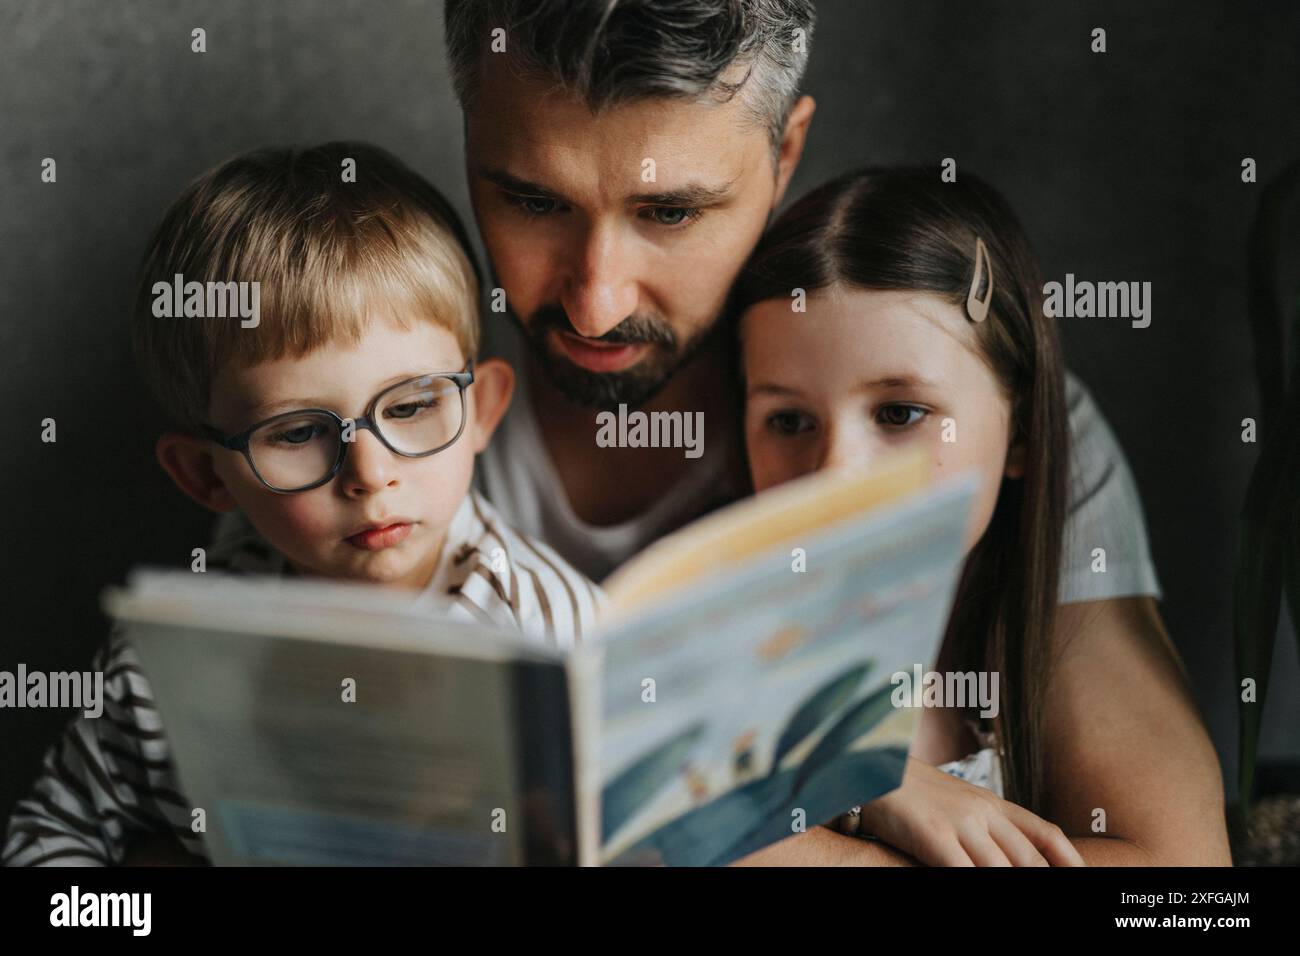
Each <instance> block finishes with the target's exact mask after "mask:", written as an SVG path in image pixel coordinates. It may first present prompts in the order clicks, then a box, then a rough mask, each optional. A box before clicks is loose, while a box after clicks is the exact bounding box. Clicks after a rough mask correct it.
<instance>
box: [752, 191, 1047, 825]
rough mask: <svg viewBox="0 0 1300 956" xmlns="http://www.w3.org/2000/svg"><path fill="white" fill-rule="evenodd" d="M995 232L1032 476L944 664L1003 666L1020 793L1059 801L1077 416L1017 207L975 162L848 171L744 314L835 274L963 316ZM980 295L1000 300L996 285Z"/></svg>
mask: <svg viewBox="0 0 1300 956" xmlns="http://www.w3.org/2000/svg"><path fill="white" fill-rule="evenodd" d="M977 237H978V238H980V239H983V241H984V245H985V248H986V250H987V252H988V256H989V261H990V263H991V267H992V274H993V301H992V304H991V307H990V309H989V313H988V318H987V319H986V320H985V321H984V322H981V323H980V324H979V325H978V326H977V328H976V333H977V338H978V341H979V345H980V348H981V351H982V353H983V355H984V358H985V360H986V361H987V362H988V363H989V365H990V367H991V368H992V369H993V371H994V373H995V374H996V375H997V377H998V379H999V381H1000V382H1001V384H1002V388H1003V390H1004V392H1005V394H1006V395H1007V396H1008V398H1009V399H1010V401H1011V406H1012V442H1013V443H1014V442H1017V441H1020V442H1023V443H1024V446H1025V462H1024V464H1025V471H1024V475H1023V477H1022V478H1019V479H1005V478H1004V479H1003V482H1002V488H1001V490H1000V493H999V495H998V501H997V506H996V508H995V510H994V514H993V517H992V519H991V520H990V523H989V526H988V529H987V530H986V531H985V533H984V535H983V536H982V537H981V538H980V540H979V542H978V543H977V544H976V545H975V547H974V548H973V549H972V550H971V553H970V555H969V557H968V558H967V560H966V564H965V567H964V569H963V571H962V576H961V581H960V583H959V585H958V589H957V594H956V599H955V603H954V606H953V613H952V617H951V618H950V619H949V623H948V633H947V637H946V639H945V646H946V647H947V648H948V649H949V650H950V651H951V656H950V657H949V659H948V660H946V661H941V662H940V669H953V670H961V671H989V672H993V673H997V674H1000V675H1001V677H1000V679H999V680H1000V686H999V690H1000V695H999V713H998V716H997V718H995V720H994V730H995V733H996V735H997V740H998V744H999V747H1000V749H1001V750H1002V755H1003V756H1002V767H1003V787H1004V794H1005V795H1006V798H1007V799H1008V800H1012V801H1014V802H1015V803H1018V804H1020V805H1022V806H1024V807H1026V808H1028V809H1030V810H1032V811H1034V812H1040V811H1041V809H1042V801H1043V753H1042V704H1043V700H1042V697H1043V691H1044V689H1045V687H1046V686H1047V680H1048V676H1049V673H1050V670H1051V647H1052V641H1051V635H1052V629H1053V622H1054V617H1055V613H1056V596H1057V578H1058V573H1059V568H1060V563H1061V543H1062V537H1063V528H1064V523H1065V515H1066V508H1067V498H1066V495H1067V476H1068V474H1069V471H1068V467H1069V466H1068V457H1067V456H1068V454H1069V441H1068V430H1067V429H1068V423H1067V414H1066V409H1065V395H1064V370H1063V366H1062V362H1061V351H1060V343H1059V341H1058V339H1057V332H1056V326H1055V324H1054V323H1053V322H1052V321H1051V320H1049V319H1047V318H1046V317H1045V316H1044V315H1043V308H1042V303H1043V299H1042V292H1041V290H1042V279H1041V276H1040V273H1039V268H1038V263H1037V260H1036V259H1035V257H1034V254H1033V250H1032V249H1031V247H1030V245H1029V241H1028V239H1027V238H1026V236H1025V233H1024V230H1023V229H1022V228H1021V226H1020V223H1019V221H1018V220H1017V219H1016V216H1015V214H1014V213H1013V212H1012V211H1011V208H1010V206H1008V205H1007V203H1006V201H1005V200H1003V199H1002V197H1001V196H1000V195H998V193H997V192H996V191H995V190H994V189H993V188H992V187H991V186H989V185H988V184H986V183H984V182H983V181H981V180H980V179H978V178H977V177H975V176H972V175H971V174H969V173H967V172H965V171H963V172H962V173H961V176H960V179H959V181H957V182H952V183H945V182H942V181H941V180H940V177H939V172H938V170H936V169H923V168H893V169H883V168H871V169H863V170H857V171H854V172H850V173H847V174H845V175H842V176H840V177H838V178H837V179H834V180H832V181H831V182H829V183H826V184H825V185H823V186H821V187H819V188H817V189H815V190H813V191H812V192H811V193H809V194H807V195H806V196H804V197H803V198H802V199H800V200H799V201H798V202H796V203H795V204H794V205H793V206H791V207H790V208H789V209H788V210H787V211H786V212H785V213H784V214H783V215H782V216H781V217H780V219H779V220H778V221H777V222H776V223H775V224H774V225H773V227H772V228H771V229H770V230H769V231H768V233H767V234H766V235H765V236H764V238H763V240H762V241H761V242H760V243H759V246H758V248H757V249H756V250H755V252H754V255H753V256H752V257H751V259H750V261H749V263H748V264H747V265H746V267H745V269H744V271H743V272H742V274H741V276H740V278H739V280H738V282H737V285H736V289H735V292H734V294H733V300H732V306H733V309H732V314H733V315H735V316H739V315H740V314H741V312H743V311H744V309H746V308H747V307H749V306H751V305H753V304H755V303H757V302H761V301H764V300H766V299H774V298H780V299H788V298H789V297H790V296H791V294H792V291H793V290H794V289H796V288H800V289H803V290H805V292H806V293H807V294H808V295H812V294H813V293H814V292H815V291H816V290H818V289H824V288H827V287H828V286H831V285H833V284H835V283H845V284H847V285H849V286H855V287H858V288H863V289H896V290H911V291H916V292H929V293H933V294H935V295H938V296H941V297H942V298H944V299H945V300H947V301H948V302H951V303H953V304H954V305H957V306H958V307H959V308H961V309H962V310H963V311H964V310H965V307H966V296H967V293H968V291H969V290H970V286H971V280H972V276H973V275H974V271H975V244H976V238H977ZM979 294H980V298H981V299H982V298H984V297H985V295H986V284H985V283H984V282H983V281H981V283H980V288H979Z"/></svg>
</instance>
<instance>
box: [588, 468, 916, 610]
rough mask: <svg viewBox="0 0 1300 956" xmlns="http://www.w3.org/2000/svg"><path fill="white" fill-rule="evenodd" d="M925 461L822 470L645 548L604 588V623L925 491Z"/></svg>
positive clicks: (736, 505) (710, 517)
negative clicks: (606, 601) (866, 468)
mask: <svg viewBox="0 0 1300 956" xmlns="http://www.w3.org/2000/svg"><path fill="white" fill-rule="evenodd" d="M930 468H931V459H930V456H929V455H928V454H926V453H925V452H923V451H920V450H915V451H910V452H904V453H901V454H898V455H896V456H893V457H891V458H889V459H887V460H886V461H885V462H883V463H882V464H881V465H880V466H879V467H877V468H876V469H874V470H872V471H871V472H867V473H862V472H843V471H838V470H837V471H828V472H821V473H818V474H814V475H809V476H808V477H805V478H799V479H797V480H795V481H791V482H789V483H787V484H784V485H782V486H780V487H779V488H773V489H771V490H770V491H765V492H763V493H762V494H760V495H755V496H753V497H751V498H746V499H744V500H743V501H739V502H737V503H736V504H733V505H728V506H727V507H726V508H723V509H721V510H720V511H716V512H714V513H713V514H711V515H708V516H706V517H704V518H701V519H700V520H699V521H696V522H693V523H692V524H689V525H687V526H686V527H685V528H683V529H681V530H680V531H677V532H674V533H673V534H671V535H669V536H668V537H666V538H661V539H660V540H659V541H656V542H655V543H654V544H652V545H650V547H648V548H646V549H645V550H644V551H642V552H641V553H640V554H638V555H637V556H636V557H635V558H633V559H632V560H631V561H629V562H628V563H627V564H625V565H623V567H621V568H619V569H618V570H617V571H615V572H614V574H613V575H611V576H610V578H609V580H608V582H607V583H606V584H605V585H603V587H604V589H605V593H606V594H607V595H608V596H609V599H610V615H609V616H610V618H611V619H617V618H619V617H623V616H625V615H626V614H628V613H629V612H631V611H634V610H636V609H638V608H640V607H642V606H644V605H645V604H647V603H648V602H649V601H650V600H652V599H655V598H661V597H663V596H664V595H665V594H668V593H670V592H672V591H675V590H677V589H679V588H682V587H684V586H686V585H688V584H695V583H697V582H698V581H699V580H700V579H701V578H703V577H705V576H707V575H709V574H713V573H716V572H718V571H721V570H725V569H728V568H731V567H734V566H735V565H737V564H741V563H743V562H745V561H746V560H748V559H750V558H754V557H757V556H758V555H760V554H762V553H764V552H765V551H768V550H770V549H771V548H774V547H775V546H776V545H778V544H781V543H782V542H785V541H790V540H792V539H795V538H799V537H802V538H805V539H806V538H809V537H811V536H812V535H813V534H816V533H818V532H821V531H824V530H826V529H828V528H830V527H832V526H834V525H837V524H840V523H843V522H844V521H846V520H848V519H850V518H856V517H858V516H859V515H861V514H863V513H865V512H867V511H870V510H872V509H874V508H878V507H880V506H881V505H884V504H886V503H888V502H891V501H895V500H897V499H899V498H903V497H905V496H906V495H908V494H909V493H911V492H914V491H917V490H919V489H921V488H922V487H924V486H925V485H926V484H927V483H928V481H929V477H930Z"/></svg>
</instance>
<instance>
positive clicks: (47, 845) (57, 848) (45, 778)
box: [3, 491, 603, 866]
mask: <svg viewBox="0 0 1300 956" xmlns="http://www.w3.org/2000/svg"><path fill="white" fill-rule="evenodd" d="M224 529H225V530H224V532H223V533H222V535H221V536H220V537H219V538H218V540H217V542H216V543H215V544H214V546H213V548H212V554H211V559H210V561H209V565H210V566H211V567H213V568H214V569H221V570H224V571H228V572H232V573H241V574H273V575H278V574H292V573H293V572H292V570H291V569H290V568H289V567H288V566H287V564H286V561H285V558H284V556H283V555H282V554H280V553H279V552H277V551H276V550H275V549H274V548H272V547H271V546H270V545H269V544H267V543H266V541H265V540H264V539H263V538H262V537H261V536H260V535H259V534H258V533H257V531H256V530H255V529H253V527H252V526H251V525H250V524H249V523H248V522H247V519H245V518H243V517H242V516H240V520H239V521H236V522H228V523H226V524H225V525H224ZM422 602H423V603H427V604H429V605H430V606H438V607H443V608H446V609H447V612H448V613H449V614H450V615H451V616H452V617H454V618H457V619H460V620H467V621H478V622H482V623H485V624H493V625H498V626H505V627H509V628H513V629H517V630H518V631H520V632H521V633H523V634H524V635H525V637H526V638H528V639H529V640H530V641H535V642H539V643H544V644H547V645H550V646H554V647H560V648H569V647H573V646H574V645H576V644H578V643H579V642H581V640H582V639H583V636H584V635H590V634H591V632H592V628H593V626H594V624H595V620H596V615H597V613H598V611H599V609H600V608H601V606H602V605H603V597H602V596H601V594H600V592H599V590H598V589H597V588H596V587H595V586H594V585H593V584H591V582H589V581H588V580H587V579H586V578H585V577H583V576H582V575H581V574H579V573H578V572H577V571H575V570H574V569H573V568H571V567H570V566H569V565H568V564H567V563H566V562H565V561H564V560H563V559H562V558H560V557H559V555H557V554H556V553H555V552H554V551H552V550H551V549H550V548H548V547H546V546H545V545H543V544H540V543H538V542H536V541H533V540H532V539H530V538H528V537H526V536H524V535H522V534H518V533H516V532H515V531H513V530H512V529H510V528H509V527H508V526H507V525H506V524H505V522H504V521H502V519H501V516H500V515H499V514H497V512H496V510H495V509H494V508H493V507H492V506H491V505H490V504H489V503H488V502H487V501H486V500H485V499H484V498H482V497H481V496H480V495H479V494H478V493H477V492H474V491H471V492H470V493H469V494H467V495H466V496H465V500H464V502H463V503H462V504H461V506H460V508H459V509H458V510H457V512H456V516H455V518H453V520H452V523H451V526H450V528H449V529H448V532H447V540H446V543H445V544H444V546H443V551H442V555H441V560H440V561H439V565H438V570H437V571H436V572H435V573H434V576H433V579H432V580H431V581H430V582H429V584H428V586H427V587H426V588H425V590H424V591H423V592H422V593H421V595H420V596H419V597H418V598H417V604H420V603H422ZM448 602H450V603H448ZM92 667H93V668H94V669H95V670H102V671H103V672H104V709H103V713H102V714H101V715H100V716H99V717H98V718H95V719H90V718H86V717H84V716H82V717H78V718H77V719H76V720H74V721H73V722H72V723H71V724H69V725H68V728H67V730H66V731H65V732H64V734H63V736H62V737H61V738H60V739H59V740H58V741H57V742H56V743H55V744H54V745H53V746H52V747H51V748H50V750H49V751H48V752H47V754H46V756H45V761H44V764H43V765H42V769H41V774H40V776H39V777H38V778H37V781H36V783H35V784H34V786H33V788H32V791H31V793H30V795H29V796H28V797H27V798H26V799H24V800H21V801H20V802H19V803H18V804H17V806H16V807H15V808H14V811H13V814H12V815H11V817H10V819H9V832H8V835H7V837H6V840H5V846H4V851H3V862H4V864H5V865H7V866H40V865H54V866H107V865H111V864H118V863H121V862H122V861H123V859H124V857H125V856H126V853H127V850H128V848H129V845H130V842H131V840H132V839H133V838H135V837H137V836H140V835H142V834H145V833H153V834H158V833H162V834H167V833H170V834H172V835H173V836H174V837H176V838H177V839H178V840H179V842H180V844H181V845H182V846H183V847H184V848H185V849H186V850H188V851H189V852H190V853H191V854H193V855H194V856H196V857H199V858H200V859H204V860H206V859H207V853H206V852H205V850H204V846H203V842H202V839H201V838H200V835H199V834H196V833H194V832H193V831H192V829H191V819H192V816H191V814H192V808H191V807H190V805H189V803H188V802H187V801H186V799H185V797H184V795H183V794H181V792H180V787H179V785H178V783H177V779H176V774H175V771H174V769H173V767H172V761H171V753H170V749H169V747H168V744H167V738H166V736H165V734H164V732H163V726H162V721H161V719H160V717H159V714H158V711H157V709H156V708H155V706H154V701H153V693H152V691H151V690H150V688H149V681H148V679H147V678H146V677H145V675H144V673H143V671H142V669H141V667H140V661H139V658H138V657H137V656H136V654H135V651H134V649H133V648H132V647H131V646H130V645H129V644H128V643H126V642H125V641H124V640H123V639H122V636H121V634H120V633H118V632H114V633H113V634H112V635H111V636H110V638H109V641H108V644H107V646H105V647H104V648H103V649H102V650H101V651H100V652H99V653H98V654H97V655H96V657H95V661H94V663H93V664H92Z"/></svg>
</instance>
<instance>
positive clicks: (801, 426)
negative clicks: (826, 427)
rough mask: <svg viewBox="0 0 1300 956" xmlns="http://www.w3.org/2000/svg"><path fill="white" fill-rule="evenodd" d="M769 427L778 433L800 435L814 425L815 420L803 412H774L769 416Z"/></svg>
mask: <svg viewBox="0 0 1300 956" xmlns="http://www.w3.org/2000/svg"><path fill="white" fill-rule="evenodd" d="M766 424H767V428H768V430H769V431H772V432H775V433H776V434H778V435H798V434H800V433H802V432H806V431H810V430H811V429H812V428H813V427H814V422H813V420H812V419H811V418H810V417H809V416H807V415H805V414H804V413H803V412H773V413H772V414H771V415H768V416H767V422H766Z"/></svg>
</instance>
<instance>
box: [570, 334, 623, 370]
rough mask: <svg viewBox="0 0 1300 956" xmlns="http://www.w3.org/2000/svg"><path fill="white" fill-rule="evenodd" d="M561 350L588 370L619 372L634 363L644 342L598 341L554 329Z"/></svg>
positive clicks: (574, 362)
mask: <svg viewBox="0 0 1300 956" xmlns="http://www.w3.org/2000/svg"><path fill="white" fill-rule="evenodd" d="M554 334H555V338H556V340H557V342H558V344H559V346H560V349H561V351H563V352H564V354H565V355H566V356H567V357H568V359H569V361H571V362H573V364H575V365H580V366H582V367H583V368H585V369H587V370H588V371H590V372H621V371H622V370H623V369H625V368H627V367H628V366H629V365H632V364H634V363H635V362H636V361H637V359H639V358H640V357H641V355H642V354H643V353H644V352H645V350H646V345H645V343H640V342H638V343H633V344H627V343H613V342H598V341H596V340H594V339H587V338H583V337H582V336H580V335H574V334H573V333H572V332H561V331H556V332H555V333H554Z"/></svg>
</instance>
